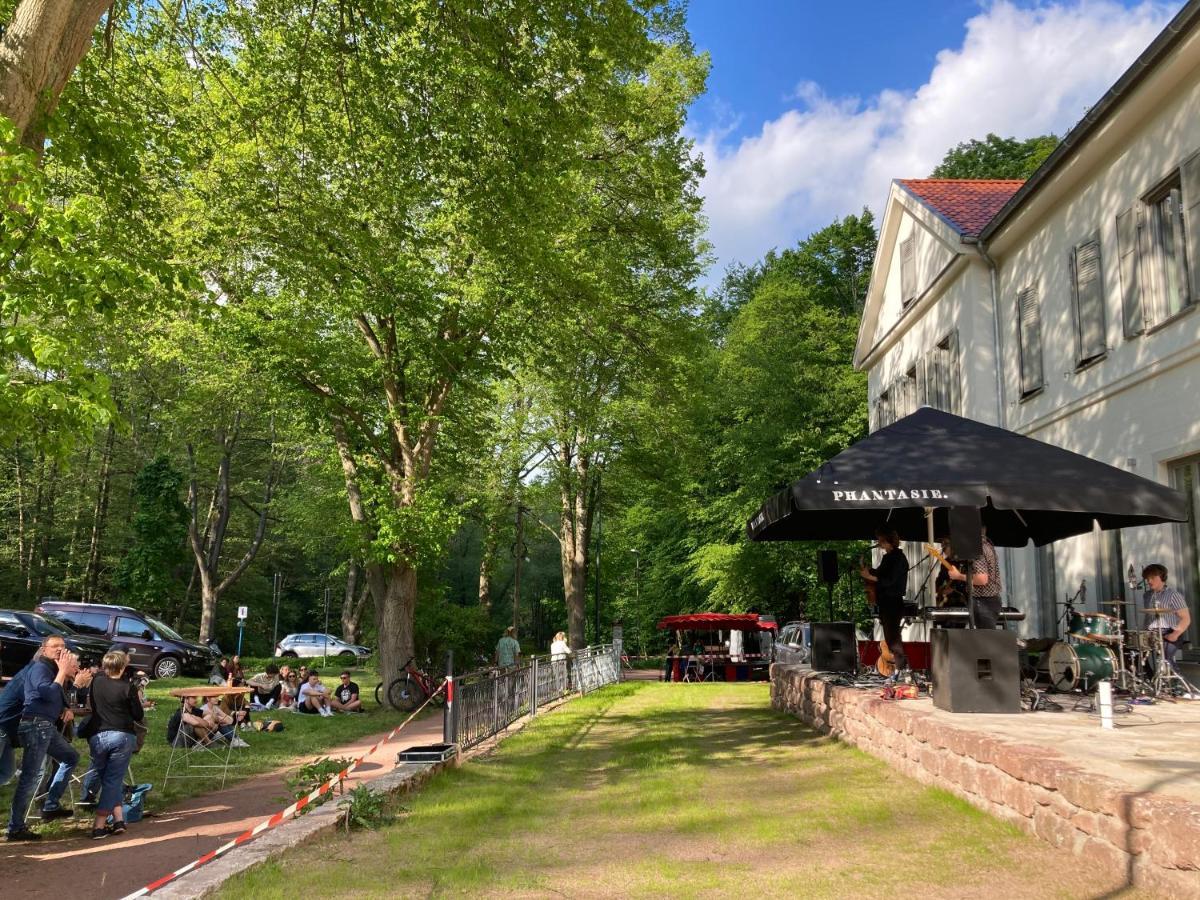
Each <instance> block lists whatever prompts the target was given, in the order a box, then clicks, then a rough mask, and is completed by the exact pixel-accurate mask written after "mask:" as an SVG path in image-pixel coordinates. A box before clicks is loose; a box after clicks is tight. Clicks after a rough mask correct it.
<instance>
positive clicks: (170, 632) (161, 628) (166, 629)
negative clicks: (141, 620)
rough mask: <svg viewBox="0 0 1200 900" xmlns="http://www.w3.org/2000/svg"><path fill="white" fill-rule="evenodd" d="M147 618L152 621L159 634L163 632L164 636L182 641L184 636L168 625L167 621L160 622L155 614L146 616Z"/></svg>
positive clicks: (151, 623)
mask: <svg viewBox="0 0 1200 900" xmlns="http://www.w3.org/2000/svg"><path fill="white" fill-rule="evenodd" d="M145 619H146V621H147V622H149V623H150V625H151V626H152V627H153V628H154V630H155V631H157V632H158V633H159V634H161V635H162V636H163V637H165V638H169V639H170V640H172V641H182V640H183V637H181V636H180V634H179V632H178V631H176V630H175V629H174V628H172V627H171V626H170V625H167V624H166V623H165V622H160V621H158V619H155V618H154V617H153V616H146V617H145Z"/></svg>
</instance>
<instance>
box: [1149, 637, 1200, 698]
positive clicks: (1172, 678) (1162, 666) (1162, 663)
mask: <svg viewBox="0 0 1200 900" xmlns="http://www.w3.org/2000/svg"><path fill="white" fill-rule="evenodd" d="M1151 640H1152V641H1153V642H1154V653H1155V656H1156V657H1157V665H1155V667H1154V693H1155V694H1156V695H1157V696H1159V697H1167V698H1169V697H1170V696H1171V689H1172V688H1176V689H1178V690H1180V691H1182V692H1183V695H1184V696H1185V697H1188V698H1198V697H1200V691H1198V690H1197V689H1196V687H1195V686H1194V685H1193V684H1192V683H1191V682H1190V681H1188V680H1187V679H1186V678H1184V677H1183V676H1182V675H1181V674H1180V673H1179V670H1178V669H1176V668H1175V666H1173V665H1172V664H1171V663H1170V662H1169V661H1168V660H1167V653H1166V640H1165V639H1164V637H1163V631H1162V629H1160V628H1155V629H1154V630H1153V637H1152V638H1151Z"/></svg>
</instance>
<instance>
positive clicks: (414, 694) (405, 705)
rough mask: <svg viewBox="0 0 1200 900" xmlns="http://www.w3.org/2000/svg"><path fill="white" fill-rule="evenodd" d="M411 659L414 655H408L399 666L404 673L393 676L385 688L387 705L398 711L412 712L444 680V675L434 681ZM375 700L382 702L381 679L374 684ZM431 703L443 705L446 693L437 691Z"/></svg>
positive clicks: (381, 703) (381, 704)
mask: <svg viewBox="0 0 1200 900" xmlns="http://www.w3.org/2000/svg"><path fill="white" fill-rule="evenodd" d="M413 659H414V657H411V656H410V657H409V658H408V661H407V662H405V663H404V665H402V666H401V667H400V669H401V671H402V672H403V673H404V674H402V675H400V676H398V677H397V678H395V679H394V680H393V681H392V683H391V684H389V685H388V689H387V702H388V705H390V706H391V707H392V708H393V709H396V710H399V711H400V712H412V711H413V710H414V709H416V708H417V707H418V706H420V705H421V704H422V703H424V702H425V698H426V697H429V696H430V695H433V694H434V693H435V692H436V691H437V690H438V688H439V687H441V685H442V682H444V681H445V680H446V679H445V677H442V678H439V679H438V680H436V681H435V680H434V679H433V678H432V677H431V676H430V675H428V674H427V673H425V672H423V671H421V669H419V668H417V666H415V665H413ZM375 702H376V703H378V704H379V705H380V706H383V704H384V694H383V682H382V681H381V682H380V683H379V684H377V685H375ZM433 703H434V704H435V705H436V706H444V705H445V703H446V694H445V693H444V692H441V693H437V695H436V696H434V698H433Z"/></svg>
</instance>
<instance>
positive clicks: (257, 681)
mask: <svg viewBox="0 0 1200 900" xmlns="http://www.w3.org/2000/svg"><path fill="white" fill-rule="evenodd" d="M284 668H287V666H284ZM247 684H248V685H249V687H250V706H251V707H252V708H257V707H261V708H262V709H274V708H275V707H276V706H279V701H280V699H281V698H282V696H283V681H282V679H281V678H280V672H279V666H277V665H275V663H267V670H266V671H265V672H259V673H258V674H257V675H255V676H253V677H252V678H251V679H250V681H249V682H247Z"/></svg>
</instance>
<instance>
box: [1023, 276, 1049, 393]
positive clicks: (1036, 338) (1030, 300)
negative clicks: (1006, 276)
mask: <svg viewBox="0 0 1200 900" xmlns="http://www.w3.org/2000/svg"><path fill="white" fill-rule="evenodd" d="M1017 315H1018V321H1019V328H1018V335H1017V336H1018V338H1019V343H1020V346H1021V399H1025V398H1026V397H1029V396H1031V395H1033V394H1035V393H1037V392H1038V391H1040V390H1041V389H1042V386H1043V384H1044V379H1043V377H1042V318H1041V311H1040V310H1039V309H1038V293H1037V287H1036V286H1033V285H1031V286H1029V287H1027V288H1024V289H1023V290H1022V291H1021V292H1020V293H1019V294H1017Z"/></svg>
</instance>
